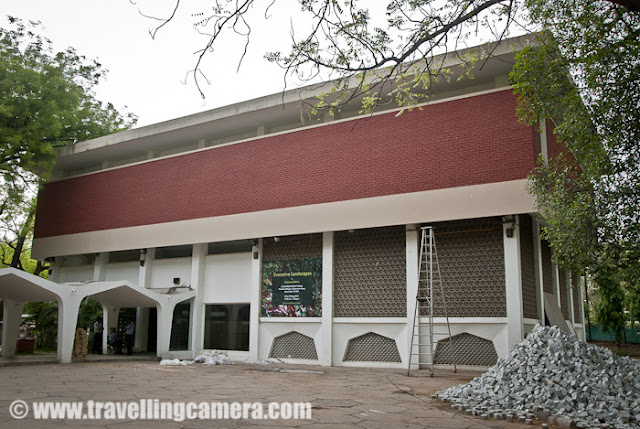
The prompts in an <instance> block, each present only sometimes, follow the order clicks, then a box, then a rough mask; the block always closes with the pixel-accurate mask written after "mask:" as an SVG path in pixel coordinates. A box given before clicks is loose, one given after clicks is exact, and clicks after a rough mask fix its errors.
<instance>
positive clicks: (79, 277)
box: [56, 265, 93, 283]
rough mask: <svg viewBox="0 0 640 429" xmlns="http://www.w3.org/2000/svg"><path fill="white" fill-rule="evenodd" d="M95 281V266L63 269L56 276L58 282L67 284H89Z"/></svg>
mask: <svg viewBox="0 0 640 429" xmlns="http://www.w3.org/2000/svg"><path fill="white" fill-rule="evenodd" d="M92 280H93V265H80V266H77V267H61V268H59V269H58V274H56V281H57V282H59V283H67V282H89V281H92Z"/></svg>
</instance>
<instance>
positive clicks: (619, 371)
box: [437, 326, 640, 428]
mask: <svg viewBox="0 0 640 429" xmlns="http://www.w3.org/2000/svg"><path fill="white" fill-rule="evenodd" d="M437 397H438V398H440V399H441V400H443V401H447V402H452V403H453V405H452V408H455V409H459V410H464V411H466V412H467V413H469V414H473V415H478V416H481V417H483V418H488V417H493V418H496V419H502V418H504V419H507V420H513V419H515V418H517V419H521V420H523V421H525V422H527V423H531V422H532V421H533V419H535V418H538V419H541V420H543V421H544V420H545V419H546V420H547V421H550V422H551V423H555V424H561V425H562V426H565V425H568V426H567V427H569V426H573V427H589V428H606V427H616V428H640V363H639V362H634V361H632V360H630V359H629V358H627V357H618V356H616V355H614V354H613V353H612V352H611V351H610V350H609V349H606V348H603V347H598V346H595V345H592V344H588V343H586V342H584V341H581V340H579V339H578V338H577V337H576V336H575V335H568V334H566V333H564V332H562V331H561V330H560V329H558V328H557V327H555V326H553V327H541V326H536V327H535V329H534V330H533V331H532V332H531V333H530V334H529V335H528V336H527V338H525V339H524V340H523V341H522V342H520V343H519V344H517V345H516V346H515V347H514V349H513V350H512V352H511V354H510V355H509V356H508V357H507V358H506V359H500V360H499V361H498V363H497V364H496V365H495V366H493V367H492V368H490V369H489V370H488V371H487V372H486V373H484V374H482V375H481V376H479V377H476V378H474V379H473V380H471V381H470V382H469V383H467V384H461V385H459V386H454V387H450V388H448V389H445V390H442V391H440V392H438V393H437Z"/></svg>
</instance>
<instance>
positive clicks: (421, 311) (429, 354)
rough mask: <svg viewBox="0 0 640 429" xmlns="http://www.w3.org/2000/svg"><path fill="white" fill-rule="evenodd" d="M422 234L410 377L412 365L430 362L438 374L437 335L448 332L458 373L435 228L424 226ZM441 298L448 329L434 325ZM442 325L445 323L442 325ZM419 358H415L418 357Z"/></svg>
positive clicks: (412, 332)
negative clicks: (436, 291) (437, 295)
mask: <svg viewBox="0 0 640 429" xmlns="http://www.w3.org/2000/svg"><path fill="white" fill-rule="evenodd" d="M421 231H422V233H421V237H420V265H419V266H418V294H417V296H416V305H415V309H414V312H413V327H412V330H411V346H410V348H409V367H408V368H407V376H411V365H412V364H413V365H418V368H420V367H422V366H425V365H428V366H429V369H430V375H431V377H433V374H434V363H435V362H434V360H435V345H436V344H437V337H439V336H440V337H445V336H447V335H448V341H449V342H450V343H449V346H450V352H451V356H452V360H453V369H454V372H457V370H458V368H457V366H456V353H455V350H454V349H453V342H452V340H451V325H450V324H449V316H448V313H447V304H446V300H445V296H444V288H443V286H442V276H441V274H440V265H439V264H438V253H437V251H436V239H435V231H434V228H433V227H432V226H425V227H423V228H421ZM434 288H438V289H437V290H438V291H439V295H440V296H439V298H438V297H436V296H435V294H434ZM436 299H438V300H439V301H440V302H441V304H442V310H443V312H444V318H445V320H446V324H447V331H446V332H442V329H441V330H440V332H436V327H435V326H434V303H435V300H436ZM440 328H442V326H440ZM414 357H415V360H414Z"/></svg>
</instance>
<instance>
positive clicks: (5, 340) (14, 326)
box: [0, 298, 24, 358]
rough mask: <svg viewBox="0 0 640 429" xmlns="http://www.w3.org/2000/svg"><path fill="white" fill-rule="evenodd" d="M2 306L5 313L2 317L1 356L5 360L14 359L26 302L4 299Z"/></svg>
mask: <svg viewBox="0 0 640 429" xmlns="http://www.w3.org/2000/svg"><path fill="white" fill-rule="evenodd" d="M2 305H3V306H4V313H3V315H2V351H1V352H0V355H1V356H2V357H3V358H12V357H14V356H15V354H16V342H17V341H18V333H19V332H20V322H21V321H22V309H23V308H24V302H20V301H14V300H12V299H7V298H3V299H2Z"/></svg>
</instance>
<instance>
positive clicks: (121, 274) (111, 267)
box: [105, 261, 140, 284]
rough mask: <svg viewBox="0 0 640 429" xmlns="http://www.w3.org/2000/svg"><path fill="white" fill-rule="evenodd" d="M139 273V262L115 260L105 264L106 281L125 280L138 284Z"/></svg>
mask: <svg viewBox="0 0 640 429" xmlns="http://www.w3.org/2000/svg"><path fill="white" fill-rule="evenodd" d="M139 274H140V262H137V261H133V262H116V263H111V264H107V268H106V271H105V280H106V281H116V280H126V281H129V282H131V283H133V284H138V276H139Z"/></svg>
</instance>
